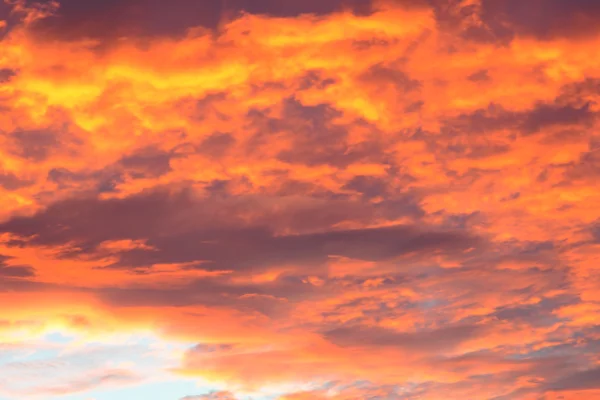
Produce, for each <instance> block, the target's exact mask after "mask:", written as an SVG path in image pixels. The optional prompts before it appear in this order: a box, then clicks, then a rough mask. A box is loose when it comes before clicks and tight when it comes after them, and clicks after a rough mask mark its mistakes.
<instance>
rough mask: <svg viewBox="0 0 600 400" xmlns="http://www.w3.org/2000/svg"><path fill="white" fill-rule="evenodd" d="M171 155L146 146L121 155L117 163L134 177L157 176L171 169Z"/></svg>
mask: <svg viewBox="0 0 600 400" xmlns="http://www.w3.org/2000/svg"><path fill="white" fill-rule="evenodd" d="M171 157H172V155H171V154H170V153H167V152H164V151H161V150H159V149H154V148H146V149H141V150H138V151H137V152H135V153H134V154H131V155H128V156H125V157H123V158H122V159H121V160H120V161H119V164H120V165H121V166H122V167H123V168H124V170H125V171H126V172H128V173H129V174H131V175H132V177H134V178H157V177H159V176H161V175H164V174H166V173H168V172H170V171H171V165H170V161H171Z"/></svg>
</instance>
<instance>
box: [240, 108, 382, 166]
mask: <svg viewBox="0 0 600 400" xmlns="http://www.w3.org/2000/svg"><path fill="white" fill-rule="evenodd" d="M340 115H341V112H340V111H339V110H337V109H335V108H333V107H331V106H330V105H329V104H318V105H311V106H306V105H304V104H302V103H301V102H299V101H298V100H297V99H295V98H288V99H285V100H284V101H283V115H282V116H281V117H277V118H275V117H271V116H270V115H269V110H252V111H250V112H249V114H248V117H249V120H250V121H251V122H250V126H251V128H253V130H254V131H255V134H254V136H253V137H252V138H251V140H250V141H249V143H248V145H247V151H248V152H249V153H256V152H257V151H262V150H261V149H262V148H263V147H267V146H269V139H271V138H272V136H273V135H278V136H282V135H283V136H284V137H286V138H287V139H289V140H290V141H291V143H292V145H291V147H290V148H289V149H286V150H283V151H281V152H280V153H279V154H278V155H277V158H278V159H279V160H280V161H284V162H287V163H290V164H302V165H308V166H317V165H332V166H336V167H338V168H346V167H347V166H348V165H350V164H352V163H355V162H359V161H370V162H376V163H381V162H385V161H386V158H388V157H387V156H386V154H385V151H384V147H383V145H382V144H381V138H380V137H378V135H377V133H375V132H374V133H373V135H372V137H369V138H367V139H365V141H363V142H360V143H356V144H349V143H348V130H347V127H345V126H342V125H339V124H336V123H334V119H335V118H337V117H339V116H340Z"/></svg>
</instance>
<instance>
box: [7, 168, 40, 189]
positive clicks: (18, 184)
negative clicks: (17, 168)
mask: <svg viewBox="0 0 600 400" xmlns="http://www.w3.org/2000/svg"><path fill="white" fill-rule="evenodd" d="M32 183H33V182H32V181H30V180H27V179H21V178H19V177H18V176H17V175H15V174H13V173H12V172H6V171H2V170H0V186H1V187H3V188H4V189H6V190H17V189H20V188H23V187H26V186H29V185H31V184H32Z"/></svg>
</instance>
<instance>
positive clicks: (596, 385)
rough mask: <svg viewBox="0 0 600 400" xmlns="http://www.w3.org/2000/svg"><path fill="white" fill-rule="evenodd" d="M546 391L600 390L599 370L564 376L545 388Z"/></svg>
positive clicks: (594, 369)
mask: <svg viewBox="0 0 600 400" xmlns="http://www.w3.org/2000/svg"><path fill="white" fill-rule="evenodd" d="M546 388H547V389H548V390H553V391H564V390H590V389H600V368H593V369H588V370H585V371H580V372H576V373H574V374H572V375H568V376H565V377H564V378H562V379H559V380H557V381H555V382H552V383H550V384H548V385H547V387H546Z"/></svg>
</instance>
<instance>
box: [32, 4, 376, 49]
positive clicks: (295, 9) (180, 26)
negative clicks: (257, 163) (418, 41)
mask: <svg viewBox="0 0 600 400" xmlns="http://www.w3.org/2000/svg"><path fill="white" fill-rule="evenodd" d="M42 3H49V0H43V1H42ZM59 4H60V7H59V9H58V11H57V13H56V14H55V15H53V16H51V17H48V18H44V19H42V20H39V21H37V22H36V23H35V24H34V25H33V27H32V30H33V31H34V33H36V34H37V36H38V37H39V38H40V39H47V38H58V39H62V40H80V39H83V38H89V39H95V40H100V41H103V42H112V41H114V40H116V39H118V38H121V37H129V38H148V37H154V36H182V35H184V34H185V33H186V32H187V31H188V30H189V29H190V28H195V27H202V28H206V29H209V30H217V29H218V28H219V27H220V25H221V24H222V23H224V22H226V21H228V20H231V19H232V18H236V17H238V16H240V15H241V14H242V13H251V14H265V15H269V16H275V17H295V16H298V15H301V14H317V15H326V14H329V13H332V12H336V11H339V10H341V9H343V8H346V9H350V10H352V11H354V12H355V13H358V14H366V13H368V12H370V11H371V9H372V7H371V2H370V0H303V1H300V0H288V1H279V0H170V1H152V0H86V1H79V0H59Z"/></svg>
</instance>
